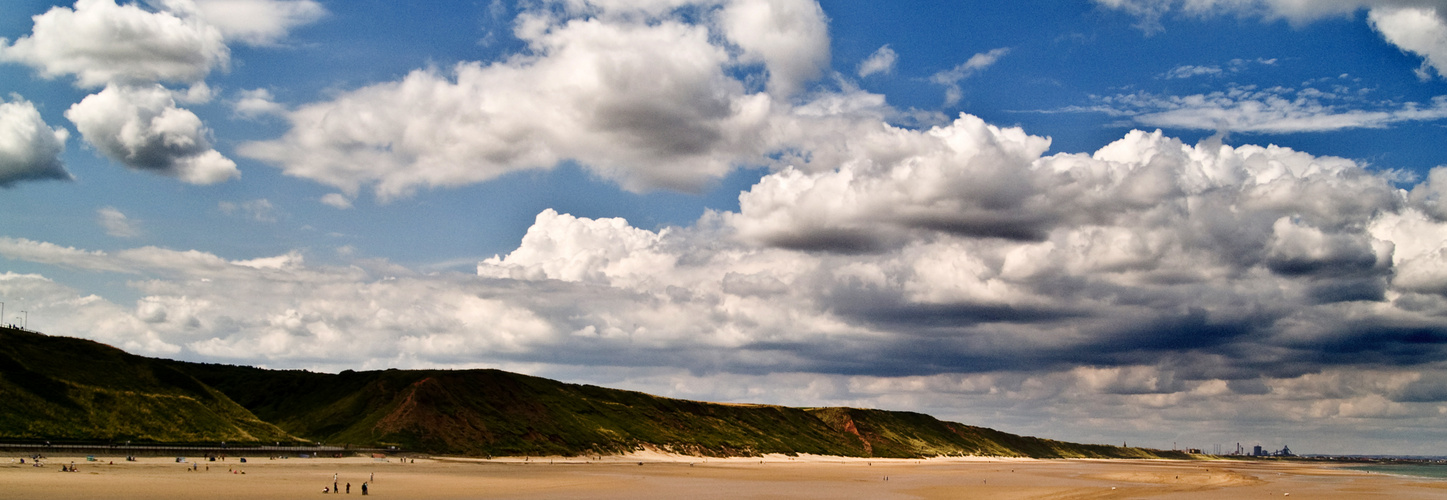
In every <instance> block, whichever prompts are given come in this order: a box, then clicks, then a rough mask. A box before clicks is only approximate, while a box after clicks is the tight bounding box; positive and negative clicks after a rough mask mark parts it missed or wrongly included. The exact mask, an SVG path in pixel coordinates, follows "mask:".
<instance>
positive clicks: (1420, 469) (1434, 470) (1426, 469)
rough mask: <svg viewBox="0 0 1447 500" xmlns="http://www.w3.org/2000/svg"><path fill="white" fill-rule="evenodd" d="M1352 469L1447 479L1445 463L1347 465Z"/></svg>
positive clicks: (1446, 465)
mask: <svg viewBox="0 0 1447 500" xmlns="http://www.w3.org/2000/svg"><path fill="white" fill-rule="evenodd" d="M1348 468H1349V469H1353V470H1362V471H1368V472H1376V473H1379V474H1391V475H1394V476H1411V477H1421V478H1429V479H1441V480H1447V464H1440V463H1437V464H1376V465H1362V466H1357V467H1348Z"/></svg>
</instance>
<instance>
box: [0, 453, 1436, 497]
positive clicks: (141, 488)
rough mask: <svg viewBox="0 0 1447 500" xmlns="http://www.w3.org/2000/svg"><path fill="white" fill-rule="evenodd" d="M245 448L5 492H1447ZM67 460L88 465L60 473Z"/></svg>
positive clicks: (1173, 477) (1087, 464) (1, 471)
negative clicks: (196, 464) (270, 452)
mask: <svg viewBox="0 0 1447 500" xmlns="http://www.w3.org/2000/svg"><path fill="white" fill-rule="evenodd" d="M248 458H249V463H246V464H241V463H239V461H238V460H237V459H236V458H235V457H230V458H227V459H226V460H225V461H217V462H204V461H203V462H200V464H201V470H200V471H199V472H189V471H187V470H186V469H187V468H188V467H190V465H191V464H190V463H186V464H180V463H176V462H175V458H174V457H169V458H155V457H143V458H140V459H139V461H137V462H126V461H124V459H123V458H121V457H101V458H100V460H99V461H96V462H87V461H85V458H84V457H79V458H75V457H51V458H49V459H47V460H45V461H44V463H45V467H43V468H41V467H32V466H30V464H28V463H27V464H26V465H21V464H20V463H19V460H18V458H17V457H10V456H0V498H24V499H32V500H44V499H51V498H66V499H70V498H108V499H171V498H176V499H182V498H185V499H190V498H245V499H256V498H278V499H287V498H318V497H322V498H325V495H323V493H322V489H323V488H324V487H329V486H331V484H332V475H333V474H336V475H337V477H338V480H337V482H338V483H339V484H341V485H342V488H343V490H345V488H346V486H345V485H346V483H348V482H350V483H351V484H352V490H351V495H360V494H361V484H362V483H363V482H364V481H367V480H368V477H369V475H370V474H375V477H376V479H375V481H374V482H372V483H371V484H370V485H369V487H370V489H371V492H370V493H371V495H374V496H376V497H378V498H438V499H454V498H456V499H461V498H520V499H566V498H579V499H581V498H589V499H593V498H603V499H608V498H619V499H622V498H687V499H690V500H700V499H711V498H720V499H723V498H729V499H732V498H760V499H801V498H875V499H891V498H899V499H906V498H925V499H935V498H941V499H943V498H1001V499H1011V498H1051V499H1096V498H1102V499H1104V498H1181V499H1193V498H1263V497H1268V496H1278V497H1284V496H1287V495H1288V494H1289V495H1290V496H1292V497H1296V498H1394V499H1413V498H1438V499H1440V498H1447V481H1440V480H1437V481H1434V480H1417V479H1410V478H1401V477H1392V476H1385V475H1378V474H1369V473H1363V472H1357V471H1351V470H1345V469H1342V468H1339V467H1334V466H1330V465H1315V464H1296V463H1282V462H1238V461H1196V462H1191V461H1163V460H1150V461H1147V460H999V459H993V460H992V459H980V458H976V459H959V458H954V459H930V460H878V459H874V460H870V459H840V458H835V457H807V456H806V457H793V458H791V457H784V456H769V457H764V458H763V459H758V458H755V459H742V458H733V459H703V458H698V457H683V456H676V455H665V454H659V453H640V454H636V455H632V456H620V457H602V459H601V460H599V459H597V458H598V457H568V458H562V457H551V458H550V457H541V458H528V459H524V458H507V459H495V460H478V459H417V460H416V462H415V463H411V462H407V463H403V462H401V461H399V460H398V459H397V458H391V459H388V461H385V462H383V461H377V460H375V459H370V458H342V459H334V458H311V459H303V458H290V459H285V460H269V459H268V458H267V457H248ZM26 461H27V462H30V460H26ZM71 461H74V462H75V463H76V464H77V465H78V467H79V472H75V473H62V472H60V468H61V465H62V464H66V465H69V464H70V463H71ZM112 461H114V464H113V465H112V464H111V462H112ZM640 463H642V465H639V464H640ZM208 467H209V470H208ZM228 470H245V472H246V473H245V474H237V473H229V472H228ZM342 494H343V495H345V494H346V493H342Z"/></svg>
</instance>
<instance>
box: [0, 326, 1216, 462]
mask: <svg viewBox="0 0 1447 500" xmlns="http://www.w3.org/2000/svg"><path fill="white" fill-rule="evenodd" d="M0 397H4V398H5V399H6V400H7V401H15V402H17V404H14V405H11V404H7V405H5V406H4V407H0V439H16V438H20V439H51V438H63V439H106V440H120V439H141V440H149V441H161V442H219V441H227V442H237V443H239V442H248V441H250V442H256V441H261V442H269V441H282V440H288V439H295V438H292V437H291V436H297V437H299V438H303V439H306V440H310V441H315V442H322V443H326V444H329V445H356V446H367V447H371V446H399V447H401V448H403V449H407V450H412V451H422V452H428V453H437V454H456V455H472V456H488V455H494V456H507V455H554V454H556V455H580V454H612V453H624V452H628V451H632V450H636V449H639V448H641V447H652V448H656V449H662V450H666V451H673V452H677V453H684V454H693V455H703V456H754V455H760V454H765V453H782V454H799V453H809V454H819V455H839V456H857V457H895V458H914V457H930V456H940V455H991V456H1018V457H1041V458H1062V457H1093V458H1189V457H1188V456H1186V455H1184V454H1179V453H1174V452H1161V451H1156V450H1146V449H1140V448H1121V447H1116V446H1104V445H1081V444H1074V443H1065V442H1060V441H1052V440H1048V439H1040V438H1033V437H1025V436H1017V435H1014V434H1008V433H1004V432H999V431H995V430H992V429H985V428H981V427H973V426H968V425H963V424H958V423H953V422H945V421H941V420H939V419H936V418H934V417H931V416H929V415H924V414H920V413H911V412H897V411H884V410H862V409H854V408H790V407H782V406H770V405H736V404H719V403H705V402H699V401H686V400H679V399H671V398H664V397H658V396H652V395H648V394H644V393H640V392H633V391H623V390H617V389H608V388H603V387H597V386H591V385H579V384H568V383H563V382H558V381H554V380H548V379H544V378H538V377H532V376H527V375H520V374H516V373H508V372H504V371H498V370H383V371H366V372H355V371H350V370H348V371H344V372H342V373H338V374H326V373H312V372H307V371H300V370H265V369H260V368H252V367H245V366H231V365H217V364H202V363H188V362H181V361H169V360H159V359H151V358H145V357H141V356H134V355H130V354H126V353H124V352H122V351H120V350H118V349H114V348H111V347H109V346H105V345H102V344H98V343H95V342H91V341H87V340H79V339H70V338H62V337H48V336H44V335H40V334H35V333H28V332H22V331H17V330H4V331H0Z"/></svg>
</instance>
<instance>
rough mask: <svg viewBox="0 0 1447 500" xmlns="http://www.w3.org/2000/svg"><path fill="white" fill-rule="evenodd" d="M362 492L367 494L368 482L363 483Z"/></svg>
mask: <svg viewBox="0 0 1447 500" xmlns="http://www.w3.org/2000/svg"><path fill="white" fill-rule="evenodd" d="M362 494H363V495H366V494H367V483H362Z"/></svg>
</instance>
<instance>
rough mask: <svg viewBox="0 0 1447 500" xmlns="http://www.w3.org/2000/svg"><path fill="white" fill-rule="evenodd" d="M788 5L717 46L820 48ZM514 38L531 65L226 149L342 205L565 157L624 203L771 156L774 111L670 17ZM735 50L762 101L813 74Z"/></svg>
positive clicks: (805, 20) (392, 98) (300, 122)
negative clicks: (627, 196) (364, 192)
mask: <svg viewBox="0 0 1447 500" xmlns="http://www.w3.org/2000/svg"><path fill="white" fill-rule="evenodd" d="M796 3H798V2H743V3H740V4H739V5H738V6H736V7H737V9H738V10H737V11H735V10H729V8H728V7H726V8H725V14H721V15H722V16H724V17H729V16H740V18H741V19H745V20H747V19H754V18H756V17H759V18H761V19H764V20H769V22H768V23H766V24H764V25H761V26H744V25H742V24H739V25H737V26H733V25H731V26H733V27H731V28H728V30H733V31H728V30H726V31H728V33H732V34H731V35H729V36H755V35H756V36H760V37H764V38H768V39H770V40H775V39H780V41H782V39H787V38H789V37H796V36H797V37H800V38H801V39H805V40H802V41H800V42H799V43H800V44H802V46H805V47H812V46H813V45H811V43H813V42H808V41H807V40H812V39H814V38H815V37H816V36H818V35H823V34H826V32H824V31H818V32H817V33H816V32H815V30H813V29H812V28H808V26H809V23H812V22H816V21H819V20H818V19H814V17H812V16H815V15H816V14H818V12H816V11H817V6H815V5H813V4H812V3H811V4H809V7H810V8H808V9H804V8H803V7H800V6H798V5H795V4H796ZM729 18H730V19H732V17H729ZM775 29H776V30H779V31H778V32H777V33H775V32H773V31H769V30H775ZM820 30H822V28H820ZM517 34H518V36H519V37H521V38H523V40H524V41H526V42H527V43H528V44H529V46H530V48H531V51H532V55H530V56H526V57H516V58H512V59H509V60H506V61H502V62H496V63H491V64H480V63H461V64H458V65H457V66H455V67H453V68H451V69H450V70H445V71H443V70H418V71H414V72H413V73H411V74H409V75H408V76H407V77H406V78H404V79H402V80H401V81H397V82H389V83H382V84H377V85H372V86H369V87H364V88H361V89H357V90H353V91H351V92H347V93H344V94H342V95H341V96H339V97H337V98H336V99H333V100H330V101H326V102H319V103H313V104H308V105H303V106H300V107H298V108H296V109H295V110H293V111H291V112H289V113H287V114H286V117H287V119H288V120H289V121H290V122H291V130H290V131H289V132H288V133H287V134H286V135H285V136H283V137H281V138H279V139H276V140H270V141H260V142H252V143H248V144H244V145H243V146H242V147H241V149H240V151H241V152H242V154H244V155H246V156H249V157H252V158H257V159H261V160H265V161H267V162H270V163H273V164H275V165H277V166H279V167H281V168H282V169H283V171H285V172H286V173H287V174H289V175H294V176H298V177H304V178H309V179H313V180H316V181H319V182H322V183H325V184H328V185H331V186H335V187H337V188H339V189H342V190H343V191H345V192H346V193H348V194H349V195H355V193H356V192H357V191H358V190H359V189H360V188H361V187H363V186H368V185H373V186H375V191H376V193H377V194H378V196H379V197H380V198H383V199H388V198H393V197H397V196H403V195H406V194H408V193H410V192H412V191H414V190H415V189H417V188H419V187H440V186H456V185H462V184H468V183H475V182H482V181H486V180H488V179H492V178H495V177H497V176H499V175H502V174H505V173H508V172H512V171H517V170H526V169H545V168H551V167H552V166H554V165H555V164H557V163H558V162H559V161H562V160H566V159H573V160H577V161H579V162H582V163H584V164H586V165H587V166H588V167H589V168H591V169H593V170H594V171H596V172H598V173H599V174H601V175H603V176H604V177H607V178H610V179H614V180H616V181H618V182H619V183H620V184H621V185H623V186H624V187H625V188H628V189H632V190H648V189H658V188H667V189H678V190H686V191H692V190H697V189H700V188H701V187H702V186H703V185H705V184H706V183H707V182H709V181H711V180H713V179H717V178H720V177H722V176H723V175H725V174H726V173H728V172H729V171H731V170H732V169H733V168H735V167H736V166H737V164H739V163H747V162H750V161H755V162H760V161H763V160H762V155H763V154H764V153H766V152H768V151H769V150H771V149H772V148H774V147H775V144H774V143H775V142H777V141H774V140H771V139H770V138H769V137H767V136H766V135H765V132H766V131H768V125H769V121H770V120H771V119H773V117H775V116H776V115H777V114H778V109H777V106H779V105H777V104H774V103H773V102H772V101H773V99H772V98H771V97H770V96H769V95H768V94H764V93H749V92H748V91H747V89H746V87H745V85H744V83H743V82H741V81H739V80H738V79H736V78H734V77H733V76H731V75H730V74H729V72H730V68H731V67H732V66H734V65H735V64H738V63H739V62H740V60H738V59H736V58H734V57H733V56H732V55H731V54H730V50H729V48H728V47H726V46H723V45H719V44H718V43H717V42H718V38H716V37H715V36H714V35H713V34H712V33H711V32H710V29H709V28H708V27H707V26H703V25H695V24H689V23H686V22H683V21H681V20H679V19H676V18H674V17H673V16H671V15H663V16H661V17H652V18H643V19H636V18H635V17H624V18H616V17H610V16H599V17H593V18H571V19H555V18H552V17H547V16H544V15H542V14H525V15H524V16H523V17H522V18H520V20H519V21H518V24H517ZM826 39H827V37H826ZM738 43H740V44H743V45H744V47H743V48H744V50H743V52H742V54H743V57H744V58H745V59H744V60H752V59H749V58H757V60H758V61H759V62H762V63H763V64H764V66H765V67H766V69H767V71H768V73H769V82H770V83H769V85H770V88H771V89H772V88H779V89H781V91H782V89H793V88H796V87H797V86H798V85H799V84H800V80H799V79H801V78H807V77H808V75H811V74H813V72H814V71H815V70H814V69H810V68H814V67H815V66H816V65H817V63H818V61H817V60H816V59H817V56H816V55H809V54H813V52H809V53H808V54H803V55H801V54H799V53H794V52H790V53H784V52H768V53H764V52H758V51H762V50H764V47H762V46H759V47H754V48H750V47H753V46H751V45H748V43H751V42H744V41H739V42H738ZM785 45H788V44H785ZM756 49H757V50H756ZM801 50H803V49H801ZM810 50H813V49H810Z"/></svg>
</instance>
